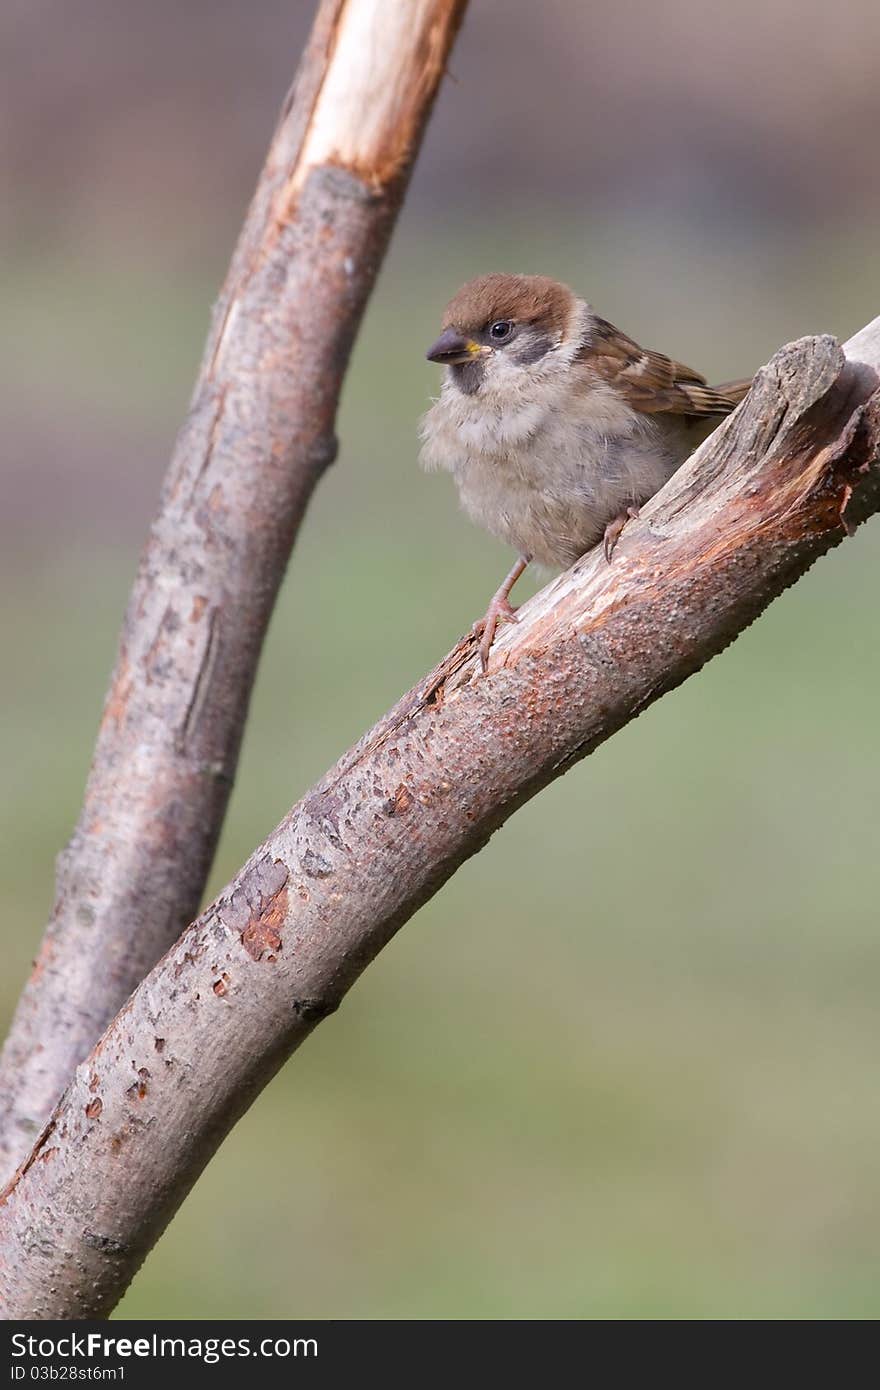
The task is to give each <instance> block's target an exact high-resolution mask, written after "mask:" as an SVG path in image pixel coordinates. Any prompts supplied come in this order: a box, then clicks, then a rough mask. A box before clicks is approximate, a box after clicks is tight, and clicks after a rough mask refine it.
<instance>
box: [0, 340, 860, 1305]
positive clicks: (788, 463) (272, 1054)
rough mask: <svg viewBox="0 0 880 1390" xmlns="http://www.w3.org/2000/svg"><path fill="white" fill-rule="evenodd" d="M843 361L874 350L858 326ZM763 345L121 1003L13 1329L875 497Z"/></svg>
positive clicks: (802, 382)
mask: <svg viewBox="0 0 880 1390" xmlns="http://www.w3.org/2000/svg"><path fill="white" fill-rule="evenodd" d="M859 353H860V356H861V359H862V360H863V361H866V362H868V363H870V364H871V365H872V366H873V365H876V363H877V361H878V360H880V320H878V321H877V322H876V323H875V324H874V325H873V326H872V332H871V333H869V334H867V335H866V336H865V335H863V336H862V341H861V345H860V348H859ZM876 381H877V378H876V375H875V373H874V371H873V370H871V368H870V367H864V368H859V367H858V366H856V365H847V364H845V360H844V356H843V353H842V352H841V349H840V348H839V347H838V345H837V343H836V342H835V341H834V340H833V339H832V338H816V339H805V340H803V341H802V342H800V343H796V344H794V345H793V346H791V347H788V348H785V349H783V350H782V351H781V352H780V353H779V354H777V356H776V357H775V358H774V360H773V362H772V363H771V364H770V366H769V367H767V368H766V369H765V370H764V371H762V372H761V373H759V375H758V378H757V380H756V383H755V386H754V388H753V390H752V392H751V393H750V395H749V397H748V398H747V399H746V401H745V402H744V403H743V405H742V406H741V407H740V408H739V410H738V411H737V412H736V414H735V415H733V416H732V417H731V418H730V419H729V420H728V421H726V422H725V423H724V424H723V425H722V426H721V428H720V429H719V430H718V431H717V432H716V433H715V435H713V437H712V438H711V439H710V440H709V441H707V443H706V444H705V445H704V446H703V448H702V449H701V450H700V451H699V453H698V454H697V455H696V456H695V458H694V459H693V460H692V461H691V462H690V463H689V464H687V465H686V466H685V467H684V468H683V469H682V470H681V471H680V472H679V473H678V474H677V475H676V476H675V477H674V478H673V479H672V481H671V482H670V483H669V484H668V485H667V486H666V487H665V488H664V489H663V491H662V492H661V493H660V494H659V495H658V496H657V497H656V498H655V499H654V500H653V501H652V502H651V503H650V505H648V506H647V507H645V508H644V509H643V511H642V515H641V518H640V520H639V521H638V522H634V523H632V525H631V526H628V527H627V529H626V532H625V533H624V536H623V538H622V540H621V542H620V545H619V547H618V550H617V552H616V554H615V559H614V563H613V565H610V566H609V565H608V564H607V563H606V562H605V560H604V558H603V557H602V556H601V554H593V555H590V556H588V557H587V558H586V559H584V560H582V561H580V562H579V563H578V564H577V565H575V567H574V568H573V569H572V570H571V571H569V573H568V574H566V575H565V576H563V578H562V579H561V580H559V581H557V582H556V583H555V584H553V585H551V586H550V587H549V588H547V589H546V590H544V592H543V593H542V594H539V595H538V596H537V597H536V598H535V599H534V600H533V601H532V602H531V603H529V604H527V605H525V607H524V608H523V609H522V610H521V621H520V623H519V624H518V625H517V627H516V628H515V629H513V630H508V631H507V632H505V634H504V636H503V637H502V638H501V640H500V641H499V642H498V644H497V646H496V647H495V648H494V649H493V653H492V659H491V662H490V668H489V674H488V676H486V677H483V676H481V674H480V670H479V663H478V661H477V660H476V658H475V653H474V649H473V642H472V640H471V639H470V638H468V639H465V640H463V641H462V643H461V644H460V645H459V646H458V647H457V648H456V649H455V650H454V651H453V652H451V653H450V655H449V656H448V657H447V658H446V660H445V661H444V662H443V663H442V665H441V666H440V667H439V668H438V669H437V670H436V671H434V672H433V673H432V674H431V675H430V676H429V677H428V678H427V679H426V680H425V681H423V682H422V683H421V685H420V686H418V687H417V688H416V689H415V690H413V691H411V692H410V694H409V695H407V696H406V697H405V698H404V699H403V700H402V701H401V702H400V704H399V705H398V706H397V707H396V708H395V709H394V710H393V711H392V712H391V713H390V714H389V715H388V716H387V717H386V718H385V719H383V720H382V722H381V723H380V724H379V725H377V727H376V728H375V729H373V730H372V732H371V733H369V734H368V735H367V736H366V737H365V738H364V739H363V740H362V741H361V742H360V743H359V744H358V745H357V746H356V747H355V748H353V749H352V750H351V751H350V752H349V753H347V754H346V755H345V757H343V758H342V760H341V761H340V762H339V763H338V765H337V766H336V767H335V768H333V769H332V771H331V772H329V773H328V774H327V776H326V777H325V778H324V780H323V781H322V782H321V783H320V784H319V785H318V786H317V787H316V788H315V789H314V790H313V791H311V792H310V793H309V794H308V795H307V796H306V797H305V798H304V799H303V800H302V801H301V802H300V803H299V804H298V805H296V806H294V808H293V810H292V811H291V812H290V814H289V815H288V816H287V817H286V819H285V820H284V821H283V822H282V823H281V825H279V826H278V828H277V830H275V831H274V832H273V834H272V835H270V836H269V838H268V839H267V840H266V842H265V843H264V844H263V845H261V846H260V848H259V849H258V850H257V851H256V853H255V854H254V856H253V857H252V858H251V860H250V861H249V862H248V863H247V864H246V865H245V867H244V868H243V869H242V871H241V873H240V874H239V875H238V876H237V878H236V879H235V880H234V881H233V882H232V883H231V884H230V885H229V887H228V888H227V890H226V891H225V892H224V893H222V894H221V896H220V897H219V898H218V899H217V900H216V902H215V903H213V905H212V906H211V907H210V908H209V909H208V910H207V911H206V912H205V913H204V914H203V915H202V916H201V917H200V918H199V920H198V921H197V922H195V923H194V924H193V925H192V926H191V927H190V928H189V929H188V930H187V931H186V932H185V933H184V934H183V936H182V937H181V939H180V940H179V941H178V943H177V945H176V946H175V948H174V949H173V950H172V951H170V952H169V953H168V955H166V956H165V958H164V959H163V960H162V961H160V962H159V964H158V965H157V966H156V968H155V969H154V970H153V972H152V973H151V974H150V975H149V976H148V978H147V979H146V980H145V981H144V982H143V984H142V985H141V986H140V988H139V989H138V990H137V991H136V992H135V994H134V995H133V996H132V998H131V999H130V1000H129V1002H128V1003H127V1004H126V1006H125V1007H124V1009H123V1010H122V1012H121V1013H120V1014H119V1015H118V1017H117V1018H116V1019H115V1020H114V1022H113V1024H112V1025H111V1026H110V1028H109V1029H108V1030H107V1032H106V1033H105V1035H104V1037H103V1038H102V1039H101V1041H100V1042H99V1043H98V1045H97V1047H96V1048H95V1050H94V1052H93V1053H92V1055H91V1057H90V1058H89V1059H88V1061H87V1062H86V1063H85V1064H84V1065H82V1066H81V1067H79V1068H78V1070H77V1073H76V1076H75V1079H74V1080H73V1082H72V1084H71V1086H70V1087H69V1089H68V1091H67V1093H66V1094H65V1096H64V1098H63V1100H62V1102H61V1103H60V1105H59V1106H58V1108H57V1109H56V1111H55V1113H54V1115H53V1117H52V1119H51V1121H50V1123H49V1124H48V1125H47V1127H46V1129H45V1131H44V1133H43V1134H42V1136H41V1138H40V1140H39V1142H38V1143H37V1145H36V1146H35V1147H34V1149H33V1152H32V1153H31V1155H30V1157H29V1159H28V1161H27V1163H26V1165H25V1166H24V1167H23V1169H22V1170H21V1171H20V1173H19V1174H18V1175H17V1177H16V1179H15V1180H14V1181H13V1183H12V1184H11V1186H10V1188H9V1189H8V1191H7V1192H6V1194H5V1196H4V1198H3V1199H2V1205H0V1292H2V1293H3V1294H5V1297H6V1299H7V1300H8V1306H9V1309H10V1312H11V1315H12V1316H15V1317H18V1318H27V1317H37V1318H73V1317H80V1318H81V1317H84V1316H94V1315H100V1314H103V1313H106V1312H107V1311H109V1309H110V1308H112V1306H113V1305H114V1303H115V1302H116V1301H117V1299H118V1298H119V1296H120V1295H121V1293H122V1291H123V1290H124V1288H125V1287H126V1285H127V1283H128V1281H129V1279H130V1278H131V1276H132V1274H133V1273H134V1271H135V1270H136V1269H137V1267H138V1265H139V1263H140V1261H141V1260H142V1259H143V1257H144V1255H145V1254H146V1252H147V1251H148V1250H149V1248H150V1246H151V1244H152V1243H153V1242H154V1241H155V1239H156V1238H157V1236H158V1234H159V1233H160V1232H161V1230H162V1228H163V1227H164V1226H165V1224H166V1222H167V1221H168V1220H169V1218H170V1217H171V1215H172V1214H173V1212H174V1211H175V1209H176V1207H177V1206H178V1204H179V1203H180V1202H181V1200H182V1199H183V1196H184V1195H185V1193H186V1192H187V1190H188V1189H189V1188H190V1186H191V1185H192V1183H193V1182H194V1181H195V1179H196V1177H197V1176H198V1174H199V1172H200V1171H201V1169H202V1167H203V1166H204V1164H205V1163H206V1162H207V1160H208V1159H209V1158H210V1156H211V1154H212V1153H213V1152H214V1150H215V1149H216V1147H217V1145H218V1144H219V1143H220V1141H221V1139H222V1138H223V1136H224V1134H225V1133H226V1132H227V1131H228V1129H229V1128H230V1126H231V1125H232V1124H233V1123H234V1122H235V1120H236V1119H237V1118H238V1116H239V1115H241V1113H242V1112H243V1111H244V1110H245V1109H246V1108H247V1106H248V1105H249V1104H250V1102H251V1100H252V1099H253V1097H254V1096H255V1095H256V1093H257V1092H258V1091H259V1089H260V1088H261V1087H262V1086H263V1085H265V1083H266V1081H267V1080H268V1079H269V1077H270V1076H271V1075H272V1074H273V1073H274V1072H275V1071H276V1069H277V1068H278V1067H279V1066H280V1065H281V1063H282V1062H283V1061H284V1059H285V1058H286V1057H287V1056H288V1055H289V1054H290V1053H291V1052H292V1051H293V1049H294V1048H295V1047H296V1046H297V1045H298V1044H299V1043H300V1042H302V1040H303V1039H304V1038H305V1037H306V1036H307V1035H308V1034H309V1032H310V1031H311V1030H312V1029H313V1028H314V1027H315V1025H316V1023H318V1022H319V1021H320V1020H321V1019H322V1018H324V1017H325V1015H327V1014H329V1013H331V1012H332V1011H333V1010H334V1009H335V1008H336V1007H337V1006H338V1005H339V1003H340V1001H341V999H342V998H343V996H344V994H345V992H346V991H347V990H348V989H349V988H350V987H351V985H352V984H353V982H354V981H355V980H356V979H357V977H358V976H359V975H360V973H361V971H362V970H363V969H364V967H365V966H366V965H367V964H368V963H369V961H371V960H372V959H373V957H374V956H375V955H376V954H377V952H378V951H379V950H380V949H381V947H382V946H383V945H384V944H385V943H386V942H387V941H388V939H389V938H390V937H391V936H392V935H393V934H394V932H396V931H397V929H398V928H399V927H400V926H401V924H402V923H403V922H405V921H406V920H407V918H408V917H410V916H411V915H412V913H413V912H415V910H416V909H417V908H418V907H419V906H420V905H421V904H422V903H423V902H425V900H426V899H427V898H429V897H430V896H431V895H432V894H433V893H435V892H436V891H437V889H438V888H439V887H440V885H441V884H442V883H443V882H444V881H445V880H446V879H447V878H448V877H449V876H450V875H451V874H452V873H453V872H454V871H455V869H456V868H457V867H458V866H459V865H460V864H461V863H462V861H463V860H465V859H466V858H467V857H468V856H469V855H471V854H474V853H475V852H476V851H477V850H479V849H480V848H481V847H482V846H483V845H484V844H485V843H486V841H487V840H488V838H489V836H490V835H491V834H492V832H493V831H494V830H495V829H497V828H498V826H499V825H501V824H502V823H503V822H504V821H505V820H506V818H507V817H508V816H509V815H510V814H511V813H512V812H513V811H514V810H515V809H516V808H517V807H518V806H520V805H521V804H522V803H523V802H524V801H525V800H527V799H528V798H529V797H530V796H532V795H533V794H534V793H535V792H536V791H538V790H539V788H541V787H542V786H544V785H545V784H546V783H547V782H549V781H551V780H552V779H553V778H554V777H557V776H559V775H560V774H561V773H562V772H564V771H565V770H566V769H567V768H569V767H570V766H571V765H572V764H573V763H575V762H576V761H577V760H578V759H580V758H582V757H584V755H585V754H587V753H589V752H591V751H592V749H594V748H595V747H596V746H597V745H598V744H599V743H601V742H602V741H603V740H604V739H606V738H608V737H609V735H610V734H613V733H614V732H615V730H616V729H619V728H620V727H621V726H622V725H624V724H626V723H627V721H628V720H630V719H632V718H634V717H635V716H636V715H637V714H638V713H639V712H640V711H641V710H642V709H644V708H645V707H646V706H647V705H648V704H650V703H651V702H652V701H653V700H655V699H657V698H658V696H660V695H661V694H663V693H664V691H667V690H670V689H671V688H672V687H673V686H675V685H678V684H679V683H680V682H681V681H683V680H684V679H685V678H686V677H687V676H689V675H690V674H692V673H693V672H694V671H696V670H698V669H699V667H700V666H702V665H703V664H704V662H706V661H707V660H708V659H709V658H710V657H711V656H713V655H714V654H715V653H716V652H718V651H720V650H721V648H722V647H724V646H725V645H726V644H727V643H729V642H730V641H732V640H733V638H735V637H736V635H737V634H738V633H739V632H740V631H742V629H743V628H744V627H745V626H746V625H747V624H748V623H750V622H751V621H752V620H753V619H754V618H755V617H756V616H757V615H758V614H759V613H760V612H761V610H762V609H763V608H765V607H766V606H767V604H768V603H770V601H771V600H772V599H773V598H775V597H776V596H777V595H778V594H780V593H781V592H782V590H783V589H785V588H786V587H787V586H788V585H789V584H791V583H793V582H794V581H795V580H796V579H797V578H798V577H799V576H800V575H801V574H803V572H804V571H805V570H806V569H807V568H808V566H809V565H810V564H811V563H812V561H813V560H815V559H816V557H817V556H819V555H821V554H822V553H823V552H824V551H825V550H828V549H829V548H830V547H831V546H833V545H836V544H837V543H838V542H839V541H840V540H841V539H842V538H843V537H844V536H845V535H846V534H847V530H848V529H850V528H851V527H852V526H854V525H855V524H856V523H858V522H859V521H862V520H863V519H864V518H865V517H867V516H868V515H870V514H871V513H872V512H874V511H876V510H877V509H878V507H880V462H878V450H880V392H878V393H876V394H875V387H876Z"/></svg>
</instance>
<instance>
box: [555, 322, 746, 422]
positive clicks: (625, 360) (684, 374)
mask: <svg viewBox="0 0 880 1390" xmlns="http://www.w3.org/2000/svg"><path fill="white" fill-rule="evenodd" d="M579 355H580V357H581V360H582V361H583V362H584V363H585V364H588V365H589V366H590V368H591V369H592V370H593V371H594V372H595V373H596V374H597V375H598V376H600V377H602V378H603V379H604V380H605V381H608V382H610V383H611V384H612V385H613V386H614V387H616V389H617V390H618V391H620V392H621V394H622V395H623V396H625V397H626V399H627V401H628V402H629V404H630V405H631V406H632V407H633V409H634V410H640V411H642V412H643V413H644V414H655V413H657V412H662V411H668V412H669V413H670V414H673V415H694V416H700V415H729V414H730V412H731V411H732V410H734V409H735V408H736V406H737V405H738V404H739V402H740V401H741V400H742V398H743V396H745V394H746V392H747V391H748V389H749V387H750V386H751V384H752V383H751V381H736V382H728V383H725V385H724V386H707V384H706V378H705V377H703V376H700V373H699V372H695V371H694V370H693V368H692V367H685V366H684V365H683V364H682V363H681V362H673V361H672V359H671V358H669V357H664V356H663V354H662V353H661V352H651V351H650V350H649V349H647V348H643V347H640V346H639V344H638V343H636V342H634V341H633V339H632V338H628V337H627V335H626V334H625V333H621V331H620V329H619V328H615V327H614V324H613V323H608V321H607V320H606V319H601V318H595V319H594V321H593V333H592V337H591V340H590V342H589V343H587V344H585V346H584V347H583V348H582V349H581V352H580V354H579Z"/></svg>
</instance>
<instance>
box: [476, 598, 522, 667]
mask: <svg viewBox="0 0 880 1390" xmlns="http://www.w3.org/2000/svg"><path fill="white" fill-rule="evenodd" d="M518 621H519V619H518V618H517V616H516V609H515V608H513V607H512V606H511V604H509V603H508V601H507V599H506V598H493V600H492V602H491V603H490V604H489V607H488V608H487V609H486V612H485V614H484V616H483V617H482V618H478V619H477V621H476V622H475V623H474V625H473V628H472V631H473V634H474V636H475V637H479V639H480V645H479V653H480V665H481V667H482V668H483V675H485V674H486V671H487V670H488V669H489V652H490V651H491V650H492V643H493V642H494V641H495V632H496V630H497V628H498V625H499V623H516V622H518Z"/></svg>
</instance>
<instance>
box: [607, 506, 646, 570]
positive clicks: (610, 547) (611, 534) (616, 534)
mask: <svg viewBox="0 0 880 1390" xmlns="http://www.w3.org/2000/svg"><path fill="white" fill-rule="evenodd" d="M638 514H639V509H638V507H627V509H626V511H625V512H621V513H620V515H619V516H616V517H615V518H614V520H613V521H609V523H608V525H607V526H606V527H605V537H604V540H603V542H602V545H603V549H604V551H605V559H606V560H607V561H608V563H609V565H610V564H611V557H612V555H613V554H614V547H615V546H616V545H617V542H618V541H619V540H620V533H621V531H622V530H623V528H624V526H625V525H626V523H627V522H628V521H635V519H636V517H637V516H638Z"/></svg>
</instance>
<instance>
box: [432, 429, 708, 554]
mask: <svg viewBox="0 0 880 1390" xmlns="http://www.w3.org/2000/svg"><path fill="white" fill-rule="evenodd" d="M687 452H689V450H687V449H685V450H684V451H678V450H670V449H668V448H666V447H664V445H663V442H662V441H661V440H660V439H653V440H648V439H645V440H638V441H636V440H627V441H623V442H614V443H611V442H609V441H604V440H603V441H601V442H600V441H596V442H595V443H593V445H592V447H589V446H587V445H581V447H580V448H578V449H576V450H574V451H573V450H571V448H570V447H569V448H565V447H563V446H562V444H561V442H560V441H557V442H556V447H555V448H554V447H547V442H546V441H541V442H540V443H539V442H538V441H535V442H534V444H533V445H532V447H531V448H529V449H527V450H521V451H517V453H516V456H515V457H511V456H509V455H508V456H492V455H487V454H470V455H469V456H468V457H467V458H465V459H463V460H462V461H461V463H460V465H459V466H458V467H457V468H456V470H455V477H456V482H457V484H458V490H459V496H460V498H461V503H462V506H463V508H464V510H465V511H466V512H467V513H468V515H469V516H470V517H471V518H472V519H473V520H474V521H476V522H477V523H479V524H480V525H481V526H484V527H485V528H486V529H487V530H488V531H491V532H492V534H493V535H495V536H498V537H499V539H500V540H503V541H506V542H507V544H508V545H511V546H513V547H514V549H515V550H518V551H520V552H521V553H522V554H525V555H531V556H532V557H533V559H535V560H536V561H537V562H538V563H539V564H541V565H547V566H549V567H550V568H567V566H568V565H571V564H573V563H574V561H575V560H577V559H578V558H579V557H580V556H581V555H583V554H584V553H585V552H586V551H588V550H591V549H592V547H593V546H594V545H596V543H597V542H598V541H599V540H601V538H602V533H603V532H604V530H605V527H606V526H607V524H608V522H609V521H612V520H613V519H614V518H615V517H616V516H619V515H620V513H621V512H624V511H625V510H626V508H627V507H629V506H640V505H641V504H642V503H643V502H646V501H647V499H648V498H649V497H652V496H653V494H654V493H655V492H657V490H658V489H659V488H661V487H662V486H663V484H664V483H665V482H666V479H667V478H668V477H669V476H670V475H671V474H672V473H673V472H674V471H675V469H676V468H677V467H678V465H679V463H681V461H682V459H683V458H684V457H685V456H686V454H687Z"/></svg>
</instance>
